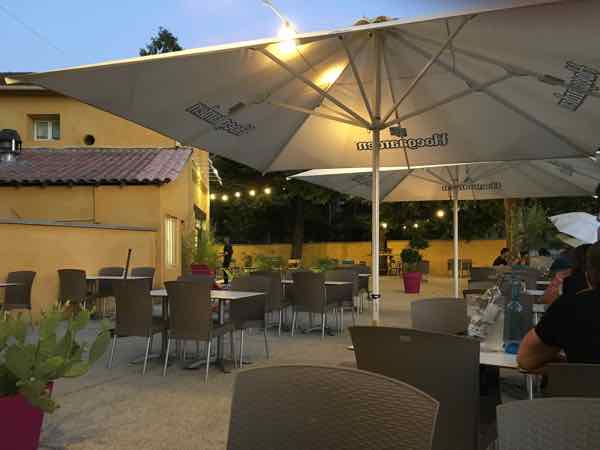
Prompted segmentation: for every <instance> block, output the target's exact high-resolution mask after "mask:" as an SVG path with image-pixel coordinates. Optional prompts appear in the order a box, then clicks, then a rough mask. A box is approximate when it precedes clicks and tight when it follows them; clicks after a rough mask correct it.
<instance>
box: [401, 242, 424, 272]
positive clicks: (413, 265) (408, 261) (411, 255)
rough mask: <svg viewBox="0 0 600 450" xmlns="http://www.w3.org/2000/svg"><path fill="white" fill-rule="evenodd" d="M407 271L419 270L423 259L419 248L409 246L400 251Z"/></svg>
mask: <svg viewBox="0 0 600 450" xmlns="http://www.w3.org/2000/svg"><path fill="white" fill-rule="evenodd" d="M400 259H402V263H403V264H404V271H405V272H418V266H419V263H420V262H421V260H422V259H423V258H422V256H421V254H420V253H419V250H417V249H415V248H410V247H407V248H405V249H404V250H402V252H401V253H400Z"/></svg>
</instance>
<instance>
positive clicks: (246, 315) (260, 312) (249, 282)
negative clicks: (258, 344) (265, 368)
mask: <svg viewBox="0 0 600 450" xmlns="http://www.w3.org/2000/svg"><path fill="white" fill-rule="evenodd" d="M271 287H272V278H267V277H261V276H255V275H252V276H248V275H246V276H243V277H239V278H235V279H234V280H233V281H232V282H231V289H232V290H234V291H246V292H264V295H261V296H257V297H252V298H248V299H244V300H243V301H240V302H231V304H230V306H229V318H230V320H231V321H232V322H233V326H234V328H235V329H236V330H240V360H239V361H240V368H242V367H243V366H244V331H245V330H247V329H249V328H262V329H263V335H264V339H265V355H266V357H267V359H269V358H270V355H269V339H268V336H267V325H268V322H267V305H268V304H269V298H270V297H271ZM277 288H278V289H279V290H281V281H280V282H279V283H278V285H277Z"/></svg>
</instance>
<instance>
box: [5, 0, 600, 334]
mask: <svg viewBox="0 0 600 450" xmlns="http://www.w3.org/2000/svg"><path fill="white" fill-rule="evenodd" d="M498 3H499V2H498V1H493V2H491V1H485V2H481V3H479V5H487V6H483V7H479V8H471V9H468V10H462V11H459V12H457V13H456V14H454V15H449V16H428V17H418V18H410V19H405V20H386V21H382V22H381V23H373V24H366V25H360V26H354V27H350V28H345V29H340V30H336V31H331V32H325V33H306V34H300V35H297V36H296V38H295V39H293V40H281V39H264V40H257V41H252V42H242V43H236V44H231V45H219V46H213V47H207V48H201V49H195V50H186V51H181V52H176V53H169V54H163V55H157V56H148V57H143V58H132V59H128V60H122V61H115V62H109V63H103V64H96V65H90V66H82V67H77V68H72V69H66V70H59V71H52V72H47V73H40V74H33V75H29V76H20V77H19V78H20V80H22V81H29V82H33V83H35V84H39V85H41V86H44V87H46V88H48V89H50V90H53V91H57V92H60V93H63V94H65V95H67V96H70V97H74V98H77V99H79V100H81V101H83V102H85V103H88V104H90V105H93V106H96V107H98V108H100V109H103V110H105V111H109V112H111V113H114V114H116V115H118V116H121V117H124V118H126V119H129V120H132V121H134V122H136V123H139V124H141V125H143V126H145V127H147V128H150V129H153V130H156V131H158V132H159V133H162V134H164V135H167V136H170V137H172V138H174V139H176V140H177V141H179V142H182V143H184V144H186V145H192V146H196V147H201V148H206V149H208V150H209V151H211V152H213V153H216V154H219V155H221V156H224V157H227V158H230V159H233V160H236V161H239V162H242V163H245V164H248V165H249V166H252V167H254V168H257V169H259V170H261V171H265V172H266V171H274V170H287V169H314V168H333V167H347V166H350V167H371V168H372V170H373V176H374V180H375V183H373V198H375V199H378V198H379V191H378V188H379V170H378V168H379V166H380V163H381V164H383V165H384V166H397V165H404V164H406V165H411V164H441V163H457V162H472V161H499V160H502V161H504V160H527V159H537V158H540V157H550V158H568V157H581V156H590V155H593V154H594V151H595V150H596V146H597V145H598V140H597V123H598V121H599V119H600V102H599V101H598V97H599V93H598V92H597V77H598V74H600V67H599V63H598V59H597V58H598V56H597V55H598V53H597V50H598V48H599V47H600V34H599V33H598V32H597V18H598V17H599V16H600V4H599V2H597V1H595V0H581V1H559V0H521V1H517V0H512V1H507V3H508V5H509V6H508V7H507V8H504V9H502V7H499V6H497V5H498ZM502 3H504V2H502ZM489 5H492V6H489ZM398 8H399V9H398V11H389V13H390V14H398V15H399V14H401V13H402V9H401V5H400V6H399V7H398ZM382 20H383V19H382ZM8 81H9V83H10V82H11V80H8ZM372 222H373V223H372V226H373V249H372V250H373V251H372V254H373V266H372V268H373V299H374V307H373V321H374V322H375V323H377V322H378V320H379V302H378V299H379V277H378V264H379V261H378V257H377V255H378V254H379V236H378V233H379V202H378V201H374V202H373V215H372Z"/></svg>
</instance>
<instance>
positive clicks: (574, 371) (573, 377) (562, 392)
mask: <svg viewBox="0 0 600 450" xmlns="http://www.w3.org/2000/svg"><path fill="white" fill-rule="evenodd" d="M544 372H545V373H546V375H548V384H547V385H546V387H545V388H544V395H545V396H546V397H588V398H592V397H594V398H598V397H600V383H599V382H598V380H600V364H572V363H569V364H567V363H560V364H559V363H553V364H548V365H546V366H545V367H544Z"/></svg>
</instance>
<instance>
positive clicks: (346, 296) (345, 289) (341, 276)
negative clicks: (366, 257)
mask: <svg viewBox="0 0 600 450" xmlns="http://www.w3.org/2000/svg"><path fill="white" fill-rule="evenodd" d="M325 280H326V281H346V282H348V283H352V284H350V285H347V286H335V288H334V289H331V287H329V288H328V289H327V291H326V292H327V296H328V298H327V301H330V300H331V298H329V296H330V295H337V296H339V298H340V299H341V300H352V298H353V297H355V296H357V295H358V269H355V268H353V267H351V268H347V269H346V268H343V269H342V268H338V269H334V270H327V271H326V272H325Z"/></svg>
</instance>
